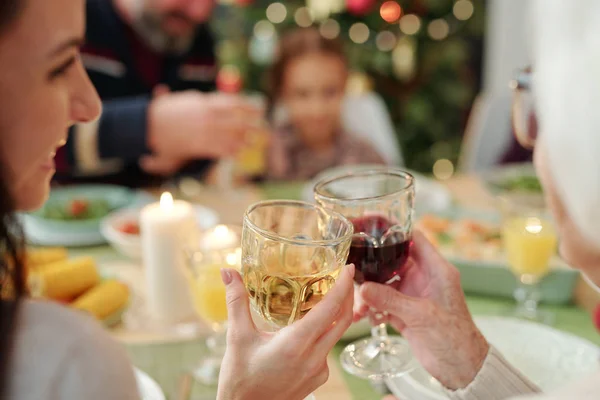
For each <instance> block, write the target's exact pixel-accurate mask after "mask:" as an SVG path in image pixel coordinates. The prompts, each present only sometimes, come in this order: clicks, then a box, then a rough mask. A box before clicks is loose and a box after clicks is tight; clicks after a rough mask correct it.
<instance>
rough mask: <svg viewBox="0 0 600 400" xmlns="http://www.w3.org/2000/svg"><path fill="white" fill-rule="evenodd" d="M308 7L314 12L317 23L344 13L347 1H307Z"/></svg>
mask: <svg viewBox="0 0 600 400" xmlns="http://www.w3.org/2000/svg"><path fill="white" fill-rule="evenodd" d="M306 6H307V7H308V8H309V9H310V10H311V11H312V16H313V19H314V20H315V21H324V20H326V19H327V18H329V16H330V15H331V14H336V13H340V12H342V11H344V9H345V7H346V1H345V0H306Z"/></svg>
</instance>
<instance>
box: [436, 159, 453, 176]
mask: <svg viewBox="0 0 600 400" xmlns="http://www.w3.org/2000/svg"><path fill="white" fill-rule="evenodd" d="M452 175H454V164H452V161H450V160H448V159H446V158H441V159H439V160H437V161H436V162H435V164H433V176H435V177H436V178H437V179H439V180H441V181H445V180H447V179H450V178H452Z"/></svg>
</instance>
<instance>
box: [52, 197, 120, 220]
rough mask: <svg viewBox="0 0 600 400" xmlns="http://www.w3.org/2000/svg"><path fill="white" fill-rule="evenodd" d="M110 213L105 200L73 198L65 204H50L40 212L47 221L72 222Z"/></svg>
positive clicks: (56, 202) (100, 216)
mask: <svg viewBox="0 0 600 400" xmlns="http://www.w3.org/2000/svg"><path fill="white" fill-rule="evenodd" d="M111 211H112V209H111V206H110V204H109V202H108V201H107V200H106V199H102V198H100V199H86V198H74V199H71V200H69V201H67V202H58V201H55V202H50V203H48V204H47V205H46V206H45V207H44V209H43V212H42V215H43V216H44V217H45V218H48V219H55V220H63V221H73V220H88V219H98V218H102V217H105V216H106V215H108V214H109V213H110V212H111Z"/></svg>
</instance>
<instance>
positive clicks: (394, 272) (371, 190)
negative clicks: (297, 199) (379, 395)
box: [314, 168, 416, 380]
mask: <svg viewBox="0 0 600 400" xmlns="http://www.w3.org/2000/svg"><path fill="white" fill-rule="evenodd" d="M314 194H315V199H316V201H317V204H319V205H320V206H322V207H324V208H329V209H332V210H335V211H338V212H339V213H340V214H342V215H344V216H345V217H346V218H348V219H350V221H351V222H352V223H353V225H354V235H353V238H352V245H351V247H350V255H349V256H348V262H349V263H353V264H354V265H355V267H356V273H355V277H354V279H355V281H356V283H357V284H362V283H363V282H365V281H371V282H377V283H382V284H386V285H389V284H394V283H396V282H399V281H401V280H402V277H403V274H404V272H405V265H406V261H407V259H408V255H409V250H410V246H411V243H412V242H411V237H412V236H411V233H412V221H413V214H414V198H415V179H414V177H413V176H412V175H411V174H409V173H407V172H404V171H401V170H396V169H388V168H381V169H373V170H356V171H354V172H350V173H346V174H343V175H338V176H334V177H330V178H326V179H324V180H322V181H320V182H319V183H317V185H316V186H315V188H314ZM383 311H385V310H383ZM372 313H373V319H374V320H375V321H376V322H377V321H383V318H384V316H385V313H384V312H380V311H377V310H372ZM341 361H342V366H343V367H344V369H345V370H346V371H347V372H349V373H350V374H353V375H356V376H359V377H361V378H365V379H371V380H381V379H385V378H391V377H397V376H401V375H403V374H406V373H408V372H410V371H412V370H413V369H414V368H415V367H416V361H415V359H414V357H413V355H412V353H411V351H410V346H409V345H408V344H407V343H406V341H405V340H404V339H402V338H400V337H399V336H389V335H388V334H387V328H386V324H385V323H383V322H381V323H378V324H376V325H375V326H373V327H372V328H371V337H370V338H367V339H363V340H359V341H357V342H354V343H352V344H350V345H348V346H347V347H346V348H345V349H344V351H343V352H342V355H341Z"/></svg>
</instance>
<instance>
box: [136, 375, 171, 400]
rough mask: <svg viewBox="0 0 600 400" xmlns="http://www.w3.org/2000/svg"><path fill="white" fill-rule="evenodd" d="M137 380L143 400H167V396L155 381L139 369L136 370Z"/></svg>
mask: <svg viewBox="0 0 600 400" xmlns="http://www.w3.org/2000/svg"><path fill="white" fill-rule="evenodd" d="M135 380H136V381H137V386H138V391H139V392H140V397H141V400H165V395H164V393H163V392H162V390H161V389H160V386H158V383H156V382H155V381H154V379H152V378H150V377H149V376H148V374H146V373H145V372H143V371H140V370H139V369H137V368H136V369H135Z"/></svg>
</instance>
